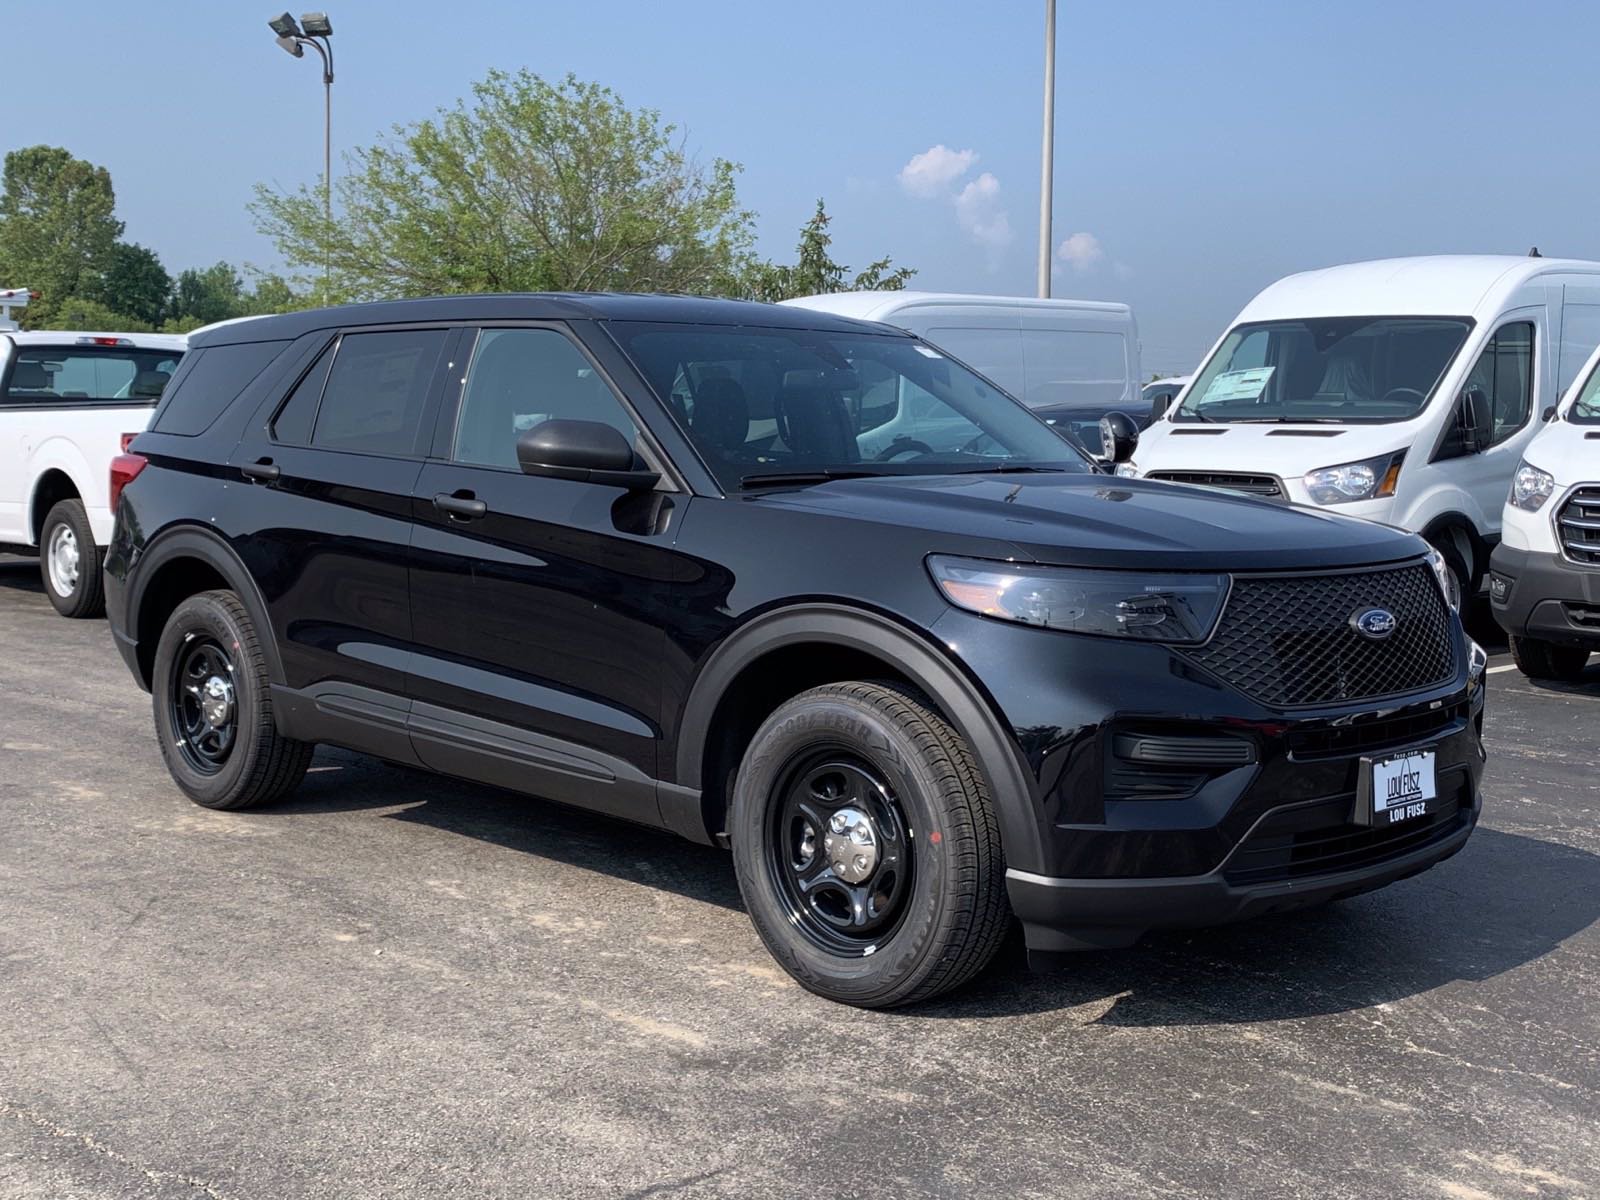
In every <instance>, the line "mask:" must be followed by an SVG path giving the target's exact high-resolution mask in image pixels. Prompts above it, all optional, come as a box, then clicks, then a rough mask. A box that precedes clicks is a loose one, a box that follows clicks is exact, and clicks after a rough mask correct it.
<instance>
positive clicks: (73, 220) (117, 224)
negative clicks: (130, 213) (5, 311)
mask: <svg viewBox="0 0 1600 1200" xmlns="http://www.w3.org/2000/svg"><path fill="white" fill-rule="evenodd" d="M0 186H3V188H4V192H3V194H0V280H3V281H6V286H8V287H31V288H33V289H34V290H36V291H37V292H39V294H40V295H39V299H38V300H36V301H35V302H34V303H33V304H32V305H31V306H30V307H29V308H28V309H27V310H26V314H25V315H26V317H27V320H28V323H29V324H32V325H37V326H42V325H44V324H45V323H46V322H49V321H50V320H51V318H52V317H53V315H54V314H55V312H56V310H57V309H59V308H60V306H61V305H62V304H63V303H65V302H66V301H67V300H68V299H70V298H71V297H74V296H83V297H93V296H95V295H97V294H98V293H99V292H100V289H101V286H102V281H103V278H104V276H105V273H106V271H107V270H108V268H109V267H110V266H111V262H112V257H113V254H114V252H115V247H116V244H117V239H118V238H120V237H121V236H122V222H121V221H119V220H117V218H116V216H115V209H116V197H115V195H114V194H113V193H112V190H111V174H110V172H108V171H107V170H106V169H105V168H104V167H97V166H95V165H94V164H93V163H90V162H85V161H84V160H83V159H81V158H73V157H72V155H71V154H69V153H68V152H67V151H66V150H63V149H61V148H60V147H58V146H28V147H26V148H24V149H21V150H13V151H11V152H10V153H9V154H7V155H6V158H5V168H4V172H3V176H0Z"/></svg>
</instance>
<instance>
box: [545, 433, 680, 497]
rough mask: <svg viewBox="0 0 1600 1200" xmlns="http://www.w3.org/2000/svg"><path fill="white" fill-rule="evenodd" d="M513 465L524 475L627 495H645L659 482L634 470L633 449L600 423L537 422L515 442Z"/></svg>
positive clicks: (651, 473) (649, 473)
mask: <svg viewBox="0 0 1600 1200" xmlns="http://www.w3.org/2000/svg"><path fill="white" fill-rule="evenodd" d="M517 463H518V465H520V466H521V467H522V471H523V474H525V475H544V476H548V477H549V478H552V479H574V480H577V481H579V482H580V483H599V484H605V485H607V486H610V487H622V488H627V489H628V490H629V491H647V490H648V489H650V488H653V487H655V485H656V483H657V482H658V481H659V480H660V478H661V476H660V475H659V474H657V473H656V472H655V471H650V470H645V469H642V468H638V467H635V466H634V456H633V446H632V445H630V444H629V442H628V439H627V438H625V437H623V436H622V433H621V432H620V431H619V430H617V429H614V428H613V427H612V426H610V425H607V424H605V423H604V422H603V421H569V420H564V419H561V418H556V419H553V420H549V421H540V422H539V423H538V424H537V425H535V426H534V427H533V428H532V429H529V430H525V431H524V432H523V433H522V434H521V436H519V437H518V438H517Z"/></svg>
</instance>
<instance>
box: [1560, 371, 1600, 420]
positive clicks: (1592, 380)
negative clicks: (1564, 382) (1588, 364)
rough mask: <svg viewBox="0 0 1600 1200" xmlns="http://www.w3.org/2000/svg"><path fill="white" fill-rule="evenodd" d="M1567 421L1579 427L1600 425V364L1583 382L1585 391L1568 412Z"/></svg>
mask: <svg viewBox="0 0 1600 1200" xmlns="http://www.w3.org/2000/svg"><path fill="white" fill-rule="evenodd" d="M1567 420H1569V421H1571V422H1573V423H1574V424H1577V425H1600V362H1596V364H1595V366H1594V368H1593V369H1592V370H1591V371H1590V372H1589V378H1587V379H1585V380H1584V381H1583V389H1582V390H1581V391H1580V392H1579V393H1578V398H1577V399H1576V400H1574V401H1573V402H1572V407H1571V408H1570V409H1568V410H1567Z"/></svg>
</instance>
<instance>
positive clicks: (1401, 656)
mask: <svg viewBox="0 0 1600 1200" xmlns="http://www.w3.org/2000/svg"><path fill="white" fill-rule="evenodd" d="M1371 608H1383V609H1387V610H1388V611H1389V612H1391V613H1393V614H1394V617H1395V630H1394V632H1393V633H1392V634H1391V635H1390V636H1389V637H1387V638H1384V639H1383V640H1382V641H1374V640H1372V639H1370V638H1367V637H1364V636H1362V635H1361V634H1359V633H1357V632H1356V630H1355V628H1354V626H1353V624H1352V621H1353V618H1354V617H1356V616H1357V615H1358V614H1360V613H1363V612H1365V611H1366V610H1368V609H1371ZM1183 653H1185V654H1186V655H1187V656H1188V657H1189V658H1190V659H1191V660H1192V661H1194V662H1195V663H1198V664H1199V665H1200V666H1202V667H1204V668H1206V669H1207V670H1209V671H1211V672H1212V673H1213V674H1215V675H1217V676H1219V677H1221V678H1222V679H1224V680H1226V681H1227V682H1228V683H1231V684H1232V685H1233V686H1234V687H1236V688H1238V689H1239V690H1240V691H1241V692H1243V693H1245V695H1247V696H1250V697H1252V698H1254V699H1256V700H1258V701H1260V702H1261V703H1262V704H1266V705H1268V706H1270V707H1273V708H1297V707H1303V706H1305V705H1309V704H1343V703H1349V702H1354V701H1360V700H1374V699H1378V698H1381V697H1388V696H1402V695H1405V694H1407V693H1409V692H1416V691H1421V690H1422V689H1423V688H1427V687H1434V686H1436V685H1438V684H1441V683H1444V682H1446V681H1447V680H1449V679H1450V678H1451V676H1453V675H1454V674H1455V669H1456V662H1455V642H1454V639H1453V638H1452V637H1451V634H1450V618H1449V609H1448V608H1447V607H1446V605H1445V601H1444V594H1443V593H1442V592H1441V591H1440V590H1439V585H1438V582H1437V581H1436V580H1435V579H1434V576H1433V571H1432V569H1431V568H1429V567H1428V566H1427V564H1425V563H1416V564H1413V565H1412V566H1408V567H1391V568H1384V569H1380V570H1374V571H1350V572H1345V573H1341V574H1335V575H1294V576H1258V577H1251V576H1248V575H1241V576H1238V577H1236V578H1235V580H1234V584H1233V591H1232V592H1231V593H1230V594H1229V596H1228V606H1227V608H1226V609H1225V610H1224V611H1223V614H1222V620H1221V622H1220V623H1219V624H1218V626H1217V631H1216V633H1215V634H1214V635H1212V638H1211V640H1210V641H1209V642H1207V643H1206V644H1205V645H1204V646H1198V647H1195V648H1194V649H1191V650H1187V651H1184V652H1183Z"/></svg>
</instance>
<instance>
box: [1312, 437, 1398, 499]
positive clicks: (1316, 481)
mask: <svg viewBox="0 0 1600 1200" xmlns="http://www.w3.org/2000/svg"><path fill="white" fill-rule="evenodd" d="M1405 459H1406V452H1405V451H1404V450H1399V451H1396V452H1395V453H1393V454H1380V455H1378V456H1377V457H1376V458H1366V459H1362V460H1361V461H1360V462H1353V463H1341V464H1339V465H1338V466H1336V467H1319V468H1318V469H1317V470H1315V471H1311V472H1308V473H1307V474H1306V477H1305V485H1306V491H1308V492H1310V493H1311V498H1312V499H1313V500H1315V501H1316V502H1317V503H1318V504H1351V503H1353V502H1355V501H1357V500H1381V499H1383V498H1384V497H1385V496H1392V495H1394V489H1395V486H1396V485H1397V484H1398V483H1399V482H1400V464H1401V463H1403V462H1405Z"/></svg>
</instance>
